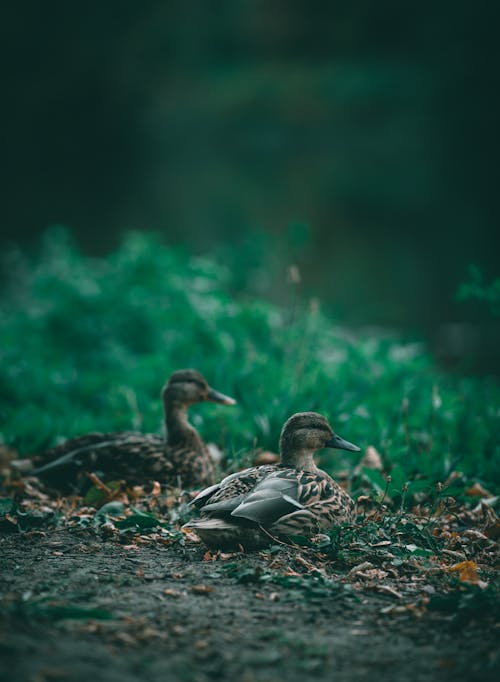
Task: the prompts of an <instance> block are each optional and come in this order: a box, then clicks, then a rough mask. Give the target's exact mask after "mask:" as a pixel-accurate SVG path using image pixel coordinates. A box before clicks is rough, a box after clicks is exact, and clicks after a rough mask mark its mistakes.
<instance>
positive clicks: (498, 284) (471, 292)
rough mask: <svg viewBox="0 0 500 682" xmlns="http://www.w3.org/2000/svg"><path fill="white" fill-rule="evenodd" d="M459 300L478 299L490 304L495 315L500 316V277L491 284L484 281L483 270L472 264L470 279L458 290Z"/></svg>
mask: <svg viewBox="0 0 500 682" xmlns="http://www.w3.org/2000/svg"><path fill="white" fill-rule="evenodd" d="M457 300H459V301H470V300H472V301H478V302H481V303H486V304H487V305H488V306H489V309H490V312H491V314H492V315H493V316H495V317H499V316H500V277H499V278H497V279H495V280H493V282H491V284H489V285H487V284H485V283H484V279H483V274H482V273H481V270H480V269H479V268H478V267H477V266H475V265H471V266H470V267H469V279H468V280H467V282H463V283H462V284H461V285H460V287H459V289H458V292H457Z"/></svg>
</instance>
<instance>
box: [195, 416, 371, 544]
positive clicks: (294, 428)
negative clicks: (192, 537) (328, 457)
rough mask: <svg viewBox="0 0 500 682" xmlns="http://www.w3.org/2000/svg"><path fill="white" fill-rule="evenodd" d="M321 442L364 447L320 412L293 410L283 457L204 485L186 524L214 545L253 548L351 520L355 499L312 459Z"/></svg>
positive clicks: (282, 438)
mask: <svg viewBox="0 0 500 682" xmlns="http://www.w3.org/2000/svg"><path fill="white" fill-rule="evenodd" d="M322 448H337V449H341V450H349V451H352V452H359V451H360V448H359V447H358V446H357V445H354V444H353V443H350V442H349V441H346V440H344V439H343V438H341V437H340V436H338V435H337V434H336V433H334V431H333V429H332V427H331V426H330V424H329V422H328V420H327V419H326V418H325V417H323V416H322V415H320V414H318V413H317V412H298V413H296V414H293V415H292V416H291V417H290V418H289V419H288V420H287V421H286V422H285V424H284V426H283V428H282V431H281V435H280V441H279V451H280V461H279V463H278V464H263V465H261V466H257V467H251V468H249V469H245V470H243V471H241V472H236V473H234V474H231V475H229V476H227V477H226V478H224V479H222V481H220V483H217V484H215V485H212V486H210V487H208V488H206V489H205V490H202V491H201V492H200V493H199V494H198V495H197V496H196V497H195V498H194V499H193V500H192V502H191V504H192V505H193V506H194V507H195V508H196V509H197V510H198V511H199V513H200V516H199V517H198V518H194V519H192V520H191V521H189V522H188V523H187V524H185V525H184V526H183V528H185V529H186V530H188V531H191V532H194V533H195V534H196V535H197V536H198V537H199V538H200V539H201V540H202V541H203V542H204V544H205V545H206V546H207V547H209V548H210V549H221V550H231V549H244V550H252V549H259V548H262V547H265V546H267V545H269V544H272V543H273V542H282V541H285V542H286V541H287V538H290V536H292V537H293V536H298V535H301V536H305V537H309V538H310V537H312V536H314V535H316V534H318V533H321V532H324V531H326V530H328V529H329V528H331V527H332V526H334V525H338V524H341V523H353V522H354V521H355V504H354V501H353V500H352V498H351V497H350V495H349V494H348V493H347V492H346V491H345V490H344V489H343V488H341V487H340V485H339V484H338V483H337V482H336V481H334V480H333V479H332V478H331V476H329V475H328V474H327V473H326V472H325V471H322V470H321V469H319V468H318V466H317V465H316V462H315V461H314V454H315V453H316V452H317V451H318V450H320V449H322Z"/></svg>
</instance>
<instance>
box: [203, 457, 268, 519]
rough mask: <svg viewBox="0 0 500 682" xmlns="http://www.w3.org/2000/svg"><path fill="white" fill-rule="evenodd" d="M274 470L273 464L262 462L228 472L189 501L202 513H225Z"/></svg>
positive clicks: (234, 507) (233, 507)
mask: <svg viewBox="0 0 500 682" xmlns="http://www.w3.org/2000/svg"><path fill="white" fill-rule="evenodd" d="M275 471H276V466H275V465H274V464H263V465H262V466H259V467H250V468H248V469H244V470H243V471H237V472H236V473H234V474H230V475H229V476H226V477H225V478H223V479H222V481H220V483H217V484H216V485H212V486H210V487H209V488H205V490H202V491H201V493H199V494H198V495H197V496H196V497H195V498H194V500H193V501H192V502H191V504H192V505H193V506H195V507H196V508H197V509H200V511H201V512H202V514H205V513H207V514H210V515H212V514H225V513H231V511H232V510H233V509H236V507H237V506H238V505H239V504H240V503H241V502H242V501H243V499H244V498H245V496H246V495H247V494H248V493H249V492H250V491H251V490H252V489H253V488H254V487H255V486H256V485H257V484H258V482H259V481H261V480H262V479H263V478H264V477H265V476H268V475H270V474H272V473H274V472H275Z"/></svg>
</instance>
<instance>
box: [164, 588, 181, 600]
mask: <svg viewBox="0 0 500 682" xmlns="http://www.w3.org/2000/svg"><path fill="white" fill-rule="evenodd" d="M163 594H166V595H168V596H169V597H175V598H176V599H178V598H179V597H181V596H182V594H181V593H180V592H179V591H178V590H171V589H166V590H163Z"/></svg>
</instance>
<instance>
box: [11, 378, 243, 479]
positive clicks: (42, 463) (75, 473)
mask: <svg viewBox="0 0 500 682" xmlns="http://www.w3.org/2000/svg"><path fill="white" fill-rule="evenodd" d="M162 401H163V410H164V420H165V426H166V433H167V436H166V438H163V437H161V436H159V435H156V434H143V433H138V432H135V431H122V432H116V433H89V434H85V435H82V436H77V437H75V438H71V439H69V440H67V441H65V442H64V443H62V444H60V445H57V446H55V447H53V448H51V449H50V450H46V451H45V452H42V453H39V454H37V455H35V456H34V457H32V458H30V459H29V460H28V461H29V464H28V466H26V463H25V462H24V469H25V470H26V468H28V469H30V468H31V470H29V471H28V474H29V475H30V476H37V477H38V478H40V479H41V480H42V481H44V482H46V483H47V484H48V485H49V486H51V487H53V488H56V489H57V488H62V489H68V488H69V489H75V487H76V486H78V483H79V482H81V481H82V480H85V479H84V474H85V473H90V472H95V473H98V475H100V476H102V477H103V478H104V479H105V480H107V481H112V480H125V482H127V483H130V484H137V485H140V484H146V483H148V482H151V481H153V480H154V481H158V482H159V483H165V484H168V485H172V486H175V487H179V488H186V489H187V488H198V489H199V488H200V487H204V486H207V485H211V484H213V482H214V480H215V464H214V460H213V458H212V456H211V454H210V452H209V451H208V448H207V446H206V445H205V443H204V442H203V440H202V439H201V437H200V436H199V434H198V432H197V431H196V429H195V428H194V426H193V425H192V424H190V422H189V421H188V409H189V407H191V405H194V404H195V403H200V402H203V401H210V402H215V403H219V404H221V405H235V404H236V400H234V398H231V397H229V396H227V395H225V394H223V393H220V392H219V391H216V390H215V389H213V388H212V387H211V386H209V384H208V382H207V380H206V379H205V377H204V376H203V375H202V374H200V372H198V371H197V370H195V369H181V370H177V371H175V372H174V373H173V374H171V375H170V377H169V378H168V380H167V382H166V384H165V385H164V387H163V389H162ZM21 461H22V460H21Z"/></svg>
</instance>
